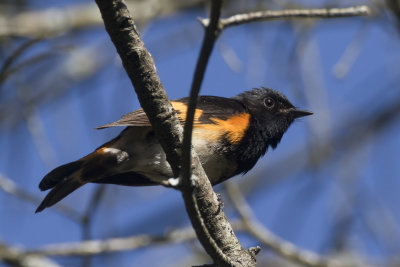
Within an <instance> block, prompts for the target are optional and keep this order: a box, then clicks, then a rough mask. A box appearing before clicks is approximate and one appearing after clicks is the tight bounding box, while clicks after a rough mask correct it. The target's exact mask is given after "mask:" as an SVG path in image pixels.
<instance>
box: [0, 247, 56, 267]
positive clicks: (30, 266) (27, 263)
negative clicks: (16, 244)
mask: <svg viewBox="0 0 400 267" xmlns="http://www.w3.org/2000/svg"><path fill="white" fill-rule="evenodd" d="M0 262H4V263H6V264H8V265H10V266H14V267H37V266H41V267H60V265H58V264H57V263H55V262H54V261H51V260H49V259H47V258H45V257H43V256H39V255H26V254H25V253H24V252H21V251H20V250H18V249H16V248H13V247H9V246H7V245H6V244H4V243H3V242H1V241H0Z"/></svg>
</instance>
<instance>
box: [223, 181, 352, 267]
mask: <svg viewBox="0 0 400 267" xmlns="http://www.w3.org/2000/svg"><path fill="white" fill-rule="evenodd" d="M224 185H225V189H226V191H227V193H228V195H229V198H230V199H231V201H232V203H233V205H234V207H235V209H236V210H237V212H238V213H239V215H240V217H241V220H242V223H243V226H244V228H245V230H247V231H248V232H249V233H250V234H251V235H252V236H254V237H255V238H257V239H258V240H260V241H261V242H262V243H263V244H264V245H265V246H268V247H269V248H271V249H272V250H273V251H275V252H276V253H277V254H278V255H280V256H282V257H284V258H285V259H288V260H290V261H292V262H295V263H298V264H301V265H304V266H310V267H328V266H329V267H333V266H335V267H339V266H346V265H345V264H342V263H339V262H338V261H337V260H333V259H326V258H323V257H321V256H319V255H318V254H316V253H314V252H312V251H308V250H304V249H301V248H298V247H296V246H295V245H294V244H292V243H290V242H288V241H285V240H283V239H281V238H279V237H278V236H276V235H274V234H273V233H272V232H271V231H270V230H269V229H267V228H266V227H264V226H263V225H262V224H261V223H260V222H259V221H258V220H257V219H256V218H255V216H254V214H253V212H252V210H251V208H250V207H249V205H248V204H247V202H246V200H245V199H244V197H243V195H242V193H241V191H240V189H239V188H238V186H237V185H236V184H235V183H233V182H227V183H225V184H224Z"/></svg>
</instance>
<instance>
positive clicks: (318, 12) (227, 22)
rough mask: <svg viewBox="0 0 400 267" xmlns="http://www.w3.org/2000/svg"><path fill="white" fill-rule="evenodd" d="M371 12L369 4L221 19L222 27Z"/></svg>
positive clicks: (262, 12) (279, 11) (204, 23)
mask: <svg viewBox="0 0 400 267" xmlns="http://www.w3.org/2000/svg"><path fill="white" fill-rule="evenodd" d="M369 14H370V9H369V7H367V6H353V7H345V8H319V9H286V10H265V11H258V12H251V13H246V14H237V15H234V16H231V17H229V18H226V19H221V20H220V24H221V29H224V28H227V27H230V26H237V25H242V24H247V23H251V22H259V21H269V20H277V19H297V18H342V17H352V16H366V15H369ZM200 22H201V23H202V24H203V26H207V25H208V24H209V20H208V19H201V20H200Z"/></svg>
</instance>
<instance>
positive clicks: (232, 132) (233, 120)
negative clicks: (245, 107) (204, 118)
mask: <svg viewBox="0 0 400 267" xmlns="http://www.w3.org/2000/svg"><path fill="white" fill-rule="evenodd" d="M211 120H212V121H213V122H214V123H215V124H203V125H196V126H195V127H199V128H203V129H205V130H207V131H209V135H210V137H211V136H213V137H214V138H217V139H219V138H220V137H221V136H222V135H225V136H226V138H227V139H228V141H229V142H230V143H231V144H238V143H239V142H240V141H241V140H242V139H243V136H244V134H245V133H246V130H247V129H248V128H249V123H250V114H249V113H240V114H237V115H233V116H232V117H230V118H229V119H227V120H222V119H217V118H211ZM215 133H216V134H215ZM212 139H213V138H212Z"/></svg>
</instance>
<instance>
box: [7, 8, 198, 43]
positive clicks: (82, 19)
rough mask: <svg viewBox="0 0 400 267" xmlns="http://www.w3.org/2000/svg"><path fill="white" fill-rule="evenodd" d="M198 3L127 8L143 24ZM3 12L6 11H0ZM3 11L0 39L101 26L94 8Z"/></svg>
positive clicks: (50, 34) (49, 34) (51, 33)
mask: <svg viewBox="0 0 400 267" xmlns="http://www.w3.org/2000/svg"><path fill="white" fill-rule="evenodd" d="M151 2H154V3H151ZM202 2H204V0H190V1H172V0H171V1H166V0H164V1H161V2H160V1H156V2H155V1H128V5H129V6H130V7H133V5H134V6H135V10H136V11H137V16H136V20H138V21H140V22H146V21H148V20H150V19H152V18H153V17H154V16H163V15H164V16H166V15H170V14H173V13H174V12H177V11H179V10H181V9H186V8H191V7H195V6H196V5H198V4H200V3H202ZM2 8H3V6H2ZM4 10H7V9H6V8H4ZM4 10H3V12H1V13H0V14H1V15H0V37H2V36H3V37H4V36H23V37H26V36H31V37H39V36H52V35H55V34H59V33H65V32H68V31H71V30H79V29H82V28H87V27H93V26H100V25H101V24H102V23H103V21H102V19H101V17H100V16H99V11H98V9H97V7H96V6H95V5H94V4H77V5H72V6H63V7H60V8H56V7H51V8H48V9H45V10H40V11H38V10H34V11H25V12H20V13H17V14H14V13H13V12H7V11H4ZM11 14H12V15H11Z"/></svg>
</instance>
